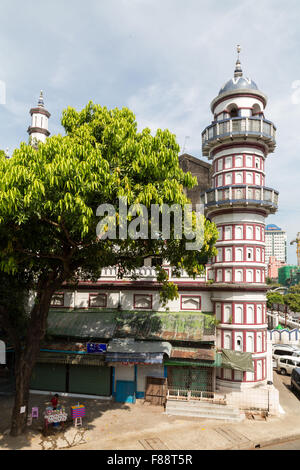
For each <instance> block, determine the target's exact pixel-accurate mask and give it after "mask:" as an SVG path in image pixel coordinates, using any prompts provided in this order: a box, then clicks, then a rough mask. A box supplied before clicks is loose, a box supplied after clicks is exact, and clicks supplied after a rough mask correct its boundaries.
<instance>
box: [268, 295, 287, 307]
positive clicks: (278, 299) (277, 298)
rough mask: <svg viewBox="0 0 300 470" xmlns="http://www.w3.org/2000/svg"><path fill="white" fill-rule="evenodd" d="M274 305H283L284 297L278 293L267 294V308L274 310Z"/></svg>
mask: <svg viewBox="0 0 300 470" xmlns="http://www.w3.org/2000/svg"><path fill="white" fill-rule="evenodd" d="M274 304H280V305H283V304H284V301H283V295H281V294H278V293H277V292H267V307H268V308H269V309H272V308H274Z"/></svg>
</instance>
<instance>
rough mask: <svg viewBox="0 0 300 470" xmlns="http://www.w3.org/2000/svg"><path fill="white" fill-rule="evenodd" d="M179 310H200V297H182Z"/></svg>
mask: <svg viewBox="0 0 300 470" xmlns="http://www.w3.org/2000/svg"><path fill="white" fill-rule="evenodd" d="M181 310H201V297H200V296H199V295H195V296H189V295H182V296H181Z"/></svg>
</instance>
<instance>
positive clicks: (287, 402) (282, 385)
mask: <svg viewBox="0 0 300 470" xmlns="http://www.w3.org/2000/svg"><path fill="white" fill-rule="evenodd" d="M273 380H274V385H275V387H276V388H277V389H278V390H279V395H280V405H281V406H282V408H283V409H284V411H285V413H286V414H287V415H293V416H299V420H300V399H299V397H297V396H296V395H295V394H294V393H293V392H292V391H291V389H290V384H291V376H290V375H280V374H278V373H277V372H275V371H274V376H273ZM257 450H300V439H296V440H294V441H289V442H281V443H278V444H274V445H272V446H267V447H263V448H261V449H257Z"/></svg>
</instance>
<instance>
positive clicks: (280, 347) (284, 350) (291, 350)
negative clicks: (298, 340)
mask: <svg viewBox="0 0 300 470" xmlns="http://www.w3.org/2000/svg"><path fill="white" fill-rule="evenodd" d="M282 356H296V357H300V349H299V348H297V347H296V346H291V345H290V344H273V352H272V358H273V359H275V360H277V359H279V358H280V357H282Z"/></svg>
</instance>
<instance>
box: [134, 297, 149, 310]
mask: <svg viewBox="0 0 300 470" xmlns="http://www.w3.org/2000/svg"><path fill="white" fill-rule="evenodd" d="M133 307H134V308H138V309H145V310H151V309H152V295H151V294H134V298H133Z"/></svg>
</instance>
